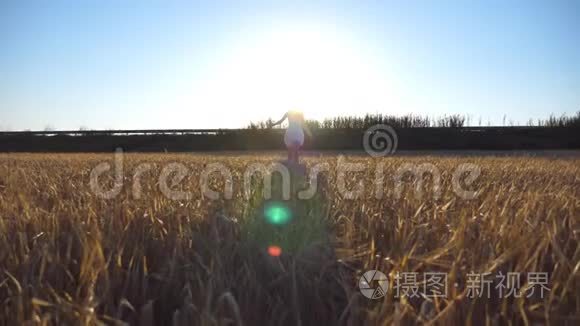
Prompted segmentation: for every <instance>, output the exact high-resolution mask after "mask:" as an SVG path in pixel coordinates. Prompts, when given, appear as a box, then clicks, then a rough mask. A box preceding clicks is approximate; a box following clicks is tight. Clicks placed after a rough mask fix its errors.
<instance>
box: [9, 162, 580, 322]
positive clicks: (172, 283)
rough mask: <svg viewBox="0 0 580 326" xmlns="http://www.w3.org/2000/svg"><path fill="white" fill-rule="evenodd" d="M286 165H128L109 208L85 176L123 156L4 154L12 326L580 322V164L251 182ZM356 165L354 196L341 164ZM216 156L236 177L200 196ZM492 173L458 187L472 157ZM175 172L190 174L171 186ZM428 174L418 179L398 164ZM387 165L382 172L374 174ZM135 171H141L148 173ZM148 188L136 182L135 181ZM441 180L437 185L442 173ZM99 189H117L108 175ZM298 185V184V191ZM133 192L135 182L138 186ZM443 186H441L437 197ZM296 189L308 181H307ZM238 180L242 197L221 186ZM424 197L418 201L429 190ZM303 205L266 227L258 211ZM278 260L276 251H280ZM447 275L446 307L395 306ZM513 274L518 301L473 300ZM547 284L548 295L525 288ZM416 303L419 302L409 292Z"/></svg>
mask: <svg viewBox="0 0 580 326" xmlns="http://www.w3.org/2000/svg"><path fill="white" fill-rule="evenodd" d="M280 159H281V157H280V156H276V155H263V154H257V155H239V156H231V155H230V156H225V155H192V154H126V155H124V157H123V174H122V188H120V189H119V193H118V194H116V195H115V196H113V197H112V198H102V196H99V195H98V194H96V193H95V191H94V190H93V189H92V188H91V185H90V182H91V171H93V170H94V168H95V167H96V166H98V165H99V164H101V163H103V162H109V163H110V165H111V166H114V159H113V155H112V154H0V324H2V325H21V324H27V325H94V324H103V325H123V324H139V325H363V324H365V325H390V324H395V325H414V324H422V323H432V324H438V325H454V324H472V325H483V324H486V325H501V324H508V323H511V324H526V325H536V324H548V323H549V324H553V325H566V324H567V325H578V324H579V323H580V246H579V240H580V213H579V207H580V164H579V163H580V160H579V159H576V158H566V159H564V158H549V157H532V156H519V157H461V156H446V157H438V156H428V155H425V156H412V157H411V156H409V157H405V156H392V157H386V158H366V157H362V156H361V157H357V156H352V157H344V158H338V157H336V156H323V157H314V156H310V157H307V158H305V159H304V162H305V164H306V166H307V167H308V169H309V170H311V169H312V168H313V167H314V166H315V165H317V164H318V165H320V164H323V163H326V164H327V166H328V171H326V172H322V173H321V175H320V178H319V179H318V181H317V189H316V192H314V193H313V195H312V196H311V197H310V198H308V199H299V198H296V191H297V189H296V187H298V188H299V187H300V186H304V185H305V184H304V183H303V182H305V181H304V180H298V181H295V180H294V179H293V180H292V189H291V199H290V200H284V199H280V198H279V197H280V194H279V193H280V191H279V190H280V189H279V188H280V187H277V186H276V185H277V184H278V181H280V180H278V179H277V178H274V186H273V195H272V196H273V197H272V198H271V199H268V200H265V199H263V198H262V196H261V191H262V189H263V186H262V184H261V181H260V180H259V179H252V181H251V183H250V185H251V188H250V192H249V193H246V192H245V189H243V188H244V187H242V185H244V171H245V170H247V167H248V166H249V165H251V164H255V163H263V164H266V165H267V164H269V163H271V162H276V161H279V160H280ZM340 160H343V162H345V161H346V162H349V163H359V164H361V166H362V167H363V169H362V170H361V171H359V172H349V173H347V174H346V176H345V178H344V186H346V187H347V188H348V189H354V188H356V187H357V184H362V186H363V187H364V189H363V190H362V192H361V193H360V195H359V196H358V197H357V196H355V197H356V198H350V197H352V196H349V195H347V194H345V192H344V189H342V188H341V187H342V185H341V182H340V181H339V180H338V179H339V178H340V176H339V174H338V173H337V172H336V171H337V170H339V169H338V167H337V164H339V162H340ZM215 163H219V164H221V165H222V166H225V167H226V168H227V170H228V171H230V172H231V175H232V181H231V182H226V181H225V179H224V178H223V177H221V176H220V175H219V174H215V173H214V174H210V175H209V176H208V179H207V183H206V184H207V185H208V186H209V187H210V188H211V189H212V190H215V191H216V192H217V193H220V198H219V199H209V198H206V196H205V195H204V193H203V192H202V190H201V183H202V182H201V180H202V179H203V178H202V174H203V171H204V170H206V169H207V167H208V166H209V165H211V164H215ZM465 163H469V164H472V166H475V167H477V169H478V170H479V171H480V175H479V176H478V177H477V178H476V179H475V180H474V181H473V182H472V183H470V184H469V185H467V183H465V182H464V181H462V180H463V179H461V178H460V179H459V181H460V182H463V187H464V188H465V189H467V190H469V191H471V192H472V193H473V196H472V197H473V198H463V197H465V196H460V195H458V193H457V190H456V188H454V180H453V176H454V171H456V169H457V168H458V166H460V165H461V164H465ZM169 164H179V165H180V166H182V167H185V168H186V172H187V174H186V175H185V177H184V178H183V180H179V182H176V181H175V179H174V178H172V176H169V177H168V178H169V180H170V181H169V182H168V184H169V188H170V189H169V190H172V191H181V192H187V193H188V196H187V197H185V198H177V199H176V198H168V196H167V189H165V191H164V190H163V187H162V185H161V182H160V176H162V175H163V169H164V168H166V167H167V166H168V165H169ZM420 164H431V165H429V166H430V167H431V169H436V170H437V171H438V173H439V176H440V178H437V177H436V176H435V175H427V176H426V178H425V182H424V184H423V185H422V186H421V187H420V188H419V189H417V188H416V187H415V186H416V185H417V184H418V182H419V181H420V179H419V178H416V177H413V175H412V174H404V175H402V178H401V179H400V180H398V179H396V178H394V177H393V176H397V175H401V174H400V173H399V171H400V169H401V167H408V166H417V165H420ZM379 168H380V170H381V171H383V173H382V177H377V172H376V171H377V169H379ZM137 172H138V173H137ZM137 179H138V180H139V181H138V182H136V180H137ZM437 179H439V180H437ZM99 182H100V183H99V184H100V185H101V186H102V187H103V188H112V187H114V183H115V182H114V174H113V172H112V171H109V172H106V173H103V174H102V176H101V179H100V180H99ZM300 182H302V183H300ZM136 184H137V186H136ZM435 184H437V185H439V190H438V191H436V190H434V188H433V186H434V185H435ZM296 185H298V186H296ZM228 186H232V190H233V191H232V194H231V198H225V197H226V196H225V194H224V189H227V187H228ZM418 190H419V191H418ZM268 202H279V203H281V204H282V205H286V207H288V208H289V210H290V211H291V212H292V214H291V215H292V216H291V220H290V221H289V222H288V223H287V224H285V225H271V223H268V222H267V221H265V220H264V218H263V216H262V215H263V207H264V205H265V204H266V203H268ZM272 244H276V245H277V246H279V248H280V249H281V254H280V255H279V256H278V254H276V255H272V254H269V250H268V246H269V245H272ZM368 270H378V271H381V272H382V273H384V274H386V275H387V277H388V290H387V291H386V294H385V295H384V297H382V298H380V299H368V298H366V297H365V296H363V295H362V294H361V291H359V285H360V283H359V279H360V277H361V275H362V274H363V273H365V271H368ZM425 273H440V274H445V275H446V284H447V285H448V286H447V289H446V291H445V293H444V294H445V295H444V296H439V297H430V296H428V295H426V294H425V293H423V294H418V295H415V296H413V295H400V293H399V295H397V291H398V290H400V289H401V287H398V286H400V284H399V283H398V282H399V281H400V279H399V277H400V275H424V274H425ZM474 273H481V274H483V273H489V275H492V276H497V275H506V274H508V273H511V274H515V273H519V274H521V275H522V279H521V284H518V285H519V288H518V289H516V290H517V291H516V293H517V292H520V295H513V296H511V297H505V296H503V297H502V296H501V295H498V292H497V290H498V285H499V281H498V279H497V278H495V277H494V278H493V280H492V283H491V284H490V286H491V291H490V292H491V293H490V295H489V296H487V297H475V298H474V297H472V296H470V293H469V291H470V290H473V288H472V287H471V285H470V284H471V283H470V282H471V281H470V276H469V275H470V274H474ZM529 273H543V274H544V275H547V280H546V281H547V283H546V287H547V289H546V291H545V293H543V295H540V293H539V291H536V292H535V293H534V292H533V291H531V290H532V289H533V288H535V289H536V290H538V288H537V287H536V285H537V284H534V283H533V282H530V281H529V279H526V277H524V276H525V275H529ZM407 294H409V293H407Z"/></svg>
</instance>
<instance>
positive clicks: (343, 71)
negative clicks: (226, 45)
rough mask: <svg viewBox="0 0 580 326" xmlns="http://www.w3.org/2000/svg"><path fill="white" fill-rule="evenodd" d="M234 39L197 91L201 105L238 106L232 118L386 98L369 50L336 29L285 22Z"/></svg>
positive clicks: (315, 114) (309, 113)
mask: <svg viewBox="0 0 580 326" xmlns="http://www.w3.org/2000/svg"><path fill="white" fill-rule="evenodd" d="M238 43H239V44H238V45H237V46H235V47H234V48H233V49H232V51H231V52H230V53H229V54H228V55H227V56H226V57H225V59H224V60H223V62H222V63H221V64H220V65H218V67H217V69H215V71H214V73H213V74H212V78H210V80H209V82H207V83H206V85H205V89H204V91H203V96H205V97H206V101H207V103H204V104H205V105H206V106H208V107H214V108H216V109H217V110H220V108H222V107H227V108H236V109H238V110H240V111H242V112H243V115H238V116H236V119H237V120H239V119H243V120H257V119H265V118H267V117H273V118H276V116H277V115H278V114H282V113H283V112H284V111H285V110H288V109H291V108H299V109H300V110H302V111H303V112H305V113H306V118H307V119H322V118H324V117H330V116H335V115H340V114H348V112H353V109H356V108H360V107H365V108H367V109H373V108H374V109H382V107H381V106H382V105H387V103H388V102H389V101H390V100H392V97H390V96H391V94H389V89H390V87H389V86H388V82H387V80H386V78H385V76H384V74H381V72H380V71H379V70H378V69H377V66H378V65H377V64H376V62H374V60H373V59H372V55H370V54H369V51H366V50H365V49H364V48H363V47H362V46H360V45H359V44H357V43H355V42H353V41H351V40H348V39H346V38H345V37H343V38H340V37H338V34H337V33H336V32H332V31H328V30H323V29H312V28H305V29H296V28H294V29H291V28H289V29H284V30H276V31H269V32H265V33H261V34H260V35H259V36H257V37H255V38H253V39H251V40H248V39H244V40H240V41H239V42H238ZM230 118H231V119H233V118H234V117H230ZM232 122H234V121H232ZM238 124H239V123H238Z"/></svg>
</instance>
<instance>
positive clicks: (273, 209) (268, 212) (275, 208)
mask: <svg viewBox="0 0 580 326" xmlns="http://www.w3.org/2000/svg"><path fill="white" fill-rule="evenodd" d="M264 215H265V216H266V220H268V222H270V223H271V224H275V225H284V224H286V223H288V221H290V218H291V215H292V214H291V213H290V209H288V207H286V206H285V205H282V204H279V203H275V204H271V205H268V206H266V208H265V210H264Z"/></svg>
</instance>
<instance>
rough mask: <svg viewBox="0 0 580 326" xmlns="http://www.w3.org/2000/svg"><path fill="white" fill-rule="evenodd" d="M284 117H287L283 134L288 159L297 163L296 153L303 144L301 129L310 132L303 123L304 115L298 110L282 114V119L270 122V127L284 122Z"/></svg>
mask: <svg viewBox="0 0 580 326" xmlns="http://www.w3.org/2000/svg"><path fill="white" fill-rule="evenodd" d="M286 119H288V129H286V134H284V143H285V144H286V148H287V149H288V161H289V162H291V163H296V164H298V153H299V151H300V147H302V145H303V144H304V132H303V130H305V131H306V132H307V133H308V134H310V132H309V131H308V128H307V127H306V125H305V123H304V115H303V114H302V112H300V111H289V112H287V113H286V114H284V116H283V117H282V119H280V120H279V121H277V122H276V123H274V124H271V125H270V127H274V126H277V125H279V124H281V123H282V122H284V120H286Z"/></svg>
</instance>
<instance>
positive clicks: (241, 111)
mask: <svg viewBox="0 0 580 326" xmlns="http://www.w3.org/2000/svg"><path fill="white" fill-rule="evenodd" d="M578 39H580V1H574V0H571V1H481V2H480V3H479V4H477V3H475V2H474V1H399V2H394V1H372V2H364V1H350V2H345V1H325V2H315V3H314V2H313V1H297V2H296V1H292V2H290V1H250V2H243V3H242V2H239V1H236V2H223V1H215V2H213V1H212V2H207V3H200V2H191V1H188V2H185V1H183V2H174V1H170V2H166V1H156V2H152V1H130V0H122V1H105V0H94V1H90V0H80V1H79V0H77V1H41V0H39V1H2V2H0V128H1V129H11V130H21V129H34V130H37V129H39V130H41V129H44V128H45V127H46V126H47V125H50V126H52V127H54V128H56V129H78V128H79V127H81V126H85V127H88V128H92V129H104V128H111V129H133V128H138V129H141V128H218V127H221V128H228V127H243V126H245V125H247V124H248V123H249V122H250V121H256V120H262V119H266V118H268V117H271V118H274V119H278V118H279V117H281V115H282V114H283V113H284V112H285V111H287V110H289V109H292V108H299V109H302V110H303V111H304V112H305V116H306V118H316V119H321V118H324V117H329V116H335V115H362V114H364V113H375V112H381V113H388V114H395V115H400V114H406V113H415V114H421V115H429V116H440V115H444V114H454V113H461V114H464V115H468V116H470V117H471V119H472V123H477V121H478V120H479V118H480V117H481V120H482V123H483V124H487V122H488V121H491V123H492V124H500V123H501V122H502V119H503V116H504V115H507V117H508V119H512V120H514V121H519V122H522V123H524V122H525V121H527V120H528V118H533V119H537V118H544V117H546V116H548V115H549V114H550V113H554V114H556V115H560V114H563V113H567V114H573V113H575V112H576V111H578V110H580V42H579V41H578Z"/></svg>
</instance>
